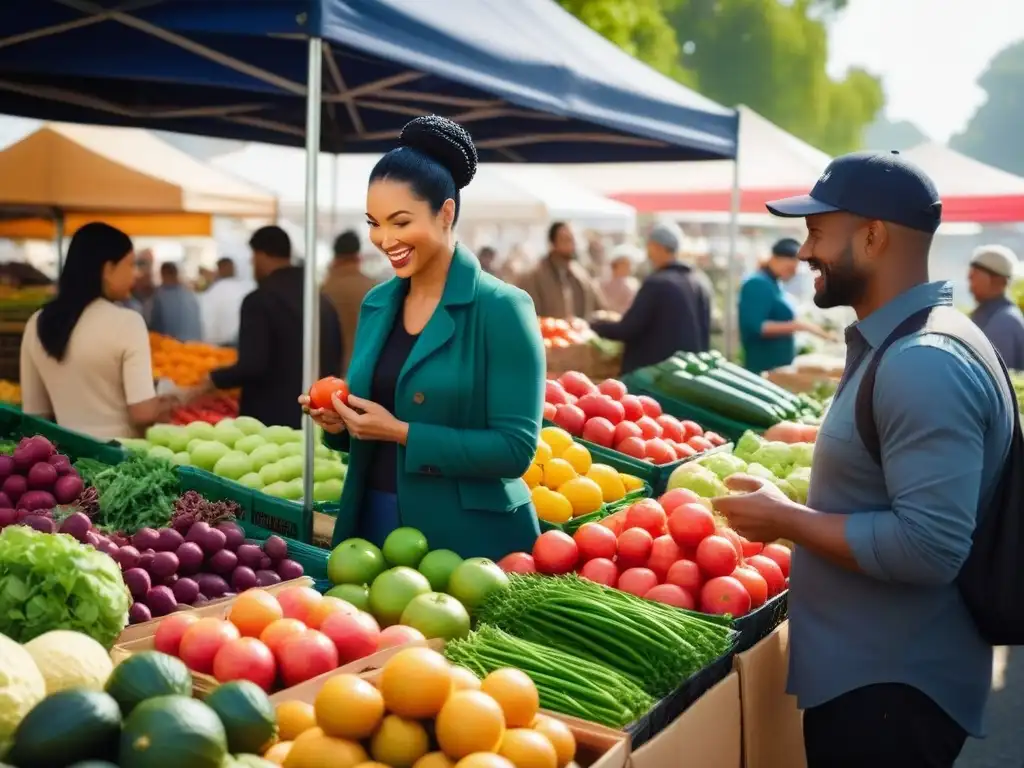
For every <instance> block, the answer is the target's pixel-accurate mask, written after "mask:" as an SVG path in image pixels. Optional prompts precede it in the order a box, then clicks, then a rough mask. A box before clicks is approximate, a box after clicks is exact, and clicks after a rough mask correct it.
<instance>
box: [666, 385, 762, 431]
mask: <svg viewBox="0 0 1024 768" xmlns="http://www.w3.org/2000/svg"><path fill="white" fill-rule="evenodd" d="M661 388H662V390H663V391H664V392H665V394H667V395H669V396H670V397H674V398H676V399H677V400H682V401H683V402H689V403H693V404H694V405H700V406H703V407H705V408H708V409H709V410H712V411H715V412H716V413H720V414H722V415H723V416H728V417H730V418H732V419H734V420H736V421H740V422H743V423H745V424H750V425H751V426H755V427H763V428H765V429H767V428H768V427H770V426H772V425H773V424H778V423H779V422H780V421H782V419H781V418H780V417H779V415H778V412H777V411H776V410H775V407H774V406H771V405H769V404H767V403H765V402H763V401H761V400H758V399H757V398H755V397H751V396H750V395H748V394H747V393H746V392H740V391H739V390H736V389H734V388H733V387H730V386H729V385H727V384H723V383H722V382H720V381H717V380H716V379H712V378H709V377H707V376H700V377H696V376H691V375H690V374H688V373H685V372H683V371H677V372H676V373H672V374H669V375H667V376H664V377H662V379H661Z"/></svg>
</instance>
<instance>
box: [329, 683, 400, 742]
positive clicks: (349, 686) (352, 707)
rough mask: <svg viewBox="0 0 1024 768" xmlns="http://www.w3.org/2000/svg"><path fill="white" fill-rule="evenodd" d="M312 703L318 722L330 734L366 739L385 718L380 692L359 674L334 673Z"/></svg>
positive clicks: (344, 737) (382, 698)
mask: <svg viewBox="0 0 1024 768" xmlns="http://www.w3.org/2000/svg"><path fill="white" fill-rule="evenodd" d="M313 706H314V707H315V709H316V722H317V725H319V726H320V727H321V728H322V729H323V731H324V733H326V734H327V735H328V736H336V737H338V738H342V739H354V740H359V739H365V738H366V737H368V736H369V735H370V734H371V733H373V732H374V730H376V728H377V726H378V725H380V720H381V718H382V717H384V697H383V696H381V693H380V691H378V690H377V689H376V688H374V687H373V685H372V684H371V683H369V682H367V681H366V680H363V679H362V678H361V677H358V676H356V675H335V676H334V677H330V678H328V679H327V681H326V682H325V683H324V684H323V687H322V688H320V690H319V691H318V692H317V694H316V700H315V701H314V704H313Z"/></svg>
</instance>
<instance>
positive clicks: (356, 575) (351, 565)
mask: <svg viewBox="0 0 1024 768" xmlns="http://www.w3.org/2000/svg"><path fill="white" fill-rule="evenodd" d="M386 567H387V566H386V564H385V563H384V555H382V554H381V551H380V550H379V549H377V547H376V546H375V545H374V544H373V543H371V542H369V541H367V540H366V539H346V540H345V541H343V542H341V544H339V545H338V546H336V547H335V548H334V551H333V552H331V556H330V558H328V560H327V578H329V579H330V580H331V582H332V583H334V584H369V583H371V582H372V581H373V580H374V579H375V578H377V576H378V575H379V574H380V573H381V572H382V571H383V570H384V569H385V568H386Z"/></svg>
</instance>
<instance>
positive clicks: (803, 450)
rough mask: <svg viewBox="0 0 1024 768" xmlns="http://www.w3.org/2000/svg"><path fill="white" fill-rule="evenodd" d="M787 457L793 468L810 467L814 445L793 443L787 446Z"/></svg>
mask: <svg viewBox="0 0 1024 768" xmlns="http://www.w3.org/2000/svg"><path fill="white" fill-rule="evenodd" d="M789 456H790V458H791V459H793V466H794V467H810V466H811V459H813V458H814V443H793V444H792V445H790V446H789Z"/></svg>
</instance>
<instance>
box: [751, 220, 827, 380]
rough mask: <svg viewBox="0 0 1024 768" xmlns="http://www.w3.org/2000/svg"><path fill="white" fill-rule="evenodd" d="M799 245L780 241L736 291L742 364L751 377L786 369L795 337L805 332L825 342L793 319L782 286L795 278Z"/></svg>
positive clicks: (793, 352)
mask: <svg viewBox="0 0 1024 768" xmlns="http://www.w3.org/2000/svg"><path fill="white" fill-rule="evenodd" d="M799 251H800V243H799V242H797V241H796V240H794V239H793V238H791V237H784V238H782V239H781V240H779V241H778V242H777V243H775V245H773V246H772V255H771V257H770V258H769V259H768V261H767V262H765V264H764V265H763V266H762V267H761V269H759V270H758V271H757V272H755V273H754V274H752V275H751V276H750V277H748V278H747V279H746V280H745V281H744V282H743V286H742V287H741V288H740V297H739V327H740V343H741V344H742V345H743V362H744V364H745V365H746V367H747V368H748V369H749V370H751V371H753V372H754V373H762V372H764V371H770V370H772V369H774V368H781V367H782V366H785V365H789V364H790V363H792V362H793V358H795V357H796V333H797V332H798V331H807V332H808V333H813V334H815V335H816V336H821V337H822V338H826V337H827V336H828V334H827V333H826V332H825V331H823V330H822V329H821V328H819V327H818V326H817V325H814V324H813V323H808V322H804V321H802V320H797V319H796V311H795V310H794V308H793V304H792V302H791V300H790V299H789V297H788V296H786V293H785V291H783V290H782V285H781V283H782V282H785V281H787V280H790V279H792V277H793V275H795V274H796V269H797V266H798V265H799V263H800V262H799V260H798V259H797V253H799Z"/></svg>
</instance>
